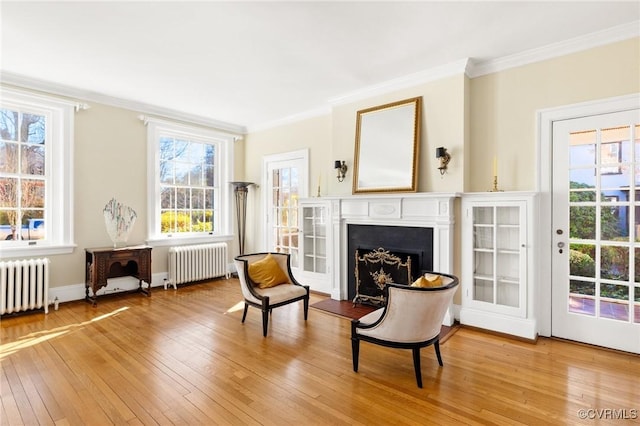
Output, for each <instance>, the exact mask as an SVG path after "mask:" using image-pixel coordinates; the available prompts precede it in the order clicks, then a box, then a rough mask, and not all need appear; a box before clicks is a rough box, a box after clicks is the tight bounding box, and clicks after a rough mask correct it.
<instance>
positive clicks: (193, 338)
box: [0, 279, 640, 425]
mask: <svg viewBox="0 0 640 426" xmlns="http://www.w3.org/2000/svg"><path fill="white" fill-rule="evenodd" d="M317 300H320V298H319V297H318V296H313V297H312V302H313V301H317ZM239 302H241V296H240V290H239V285H238V283H237V281H236V280H234V279H231V280H217V281H213V282H211V283H205V284H196V285H192V286H187V287H181V288H179V289H178V290H177V291H174V290H167V291H164V290H163V289H162V288H161V287H160V288H157V289H154V291H153V295H152V297H150V298H146V297H144V296H142V295H140V294H128V295H118V296H113V297H109V298H103V299H100V300H99V302H98V306H97V307H96V308H93V307H91V305H89V304H87V303H85V302H72V303H67V304H62V305H61V306H60V309H59V310H58V311H50V313H49V314H48V315H44V314H40V313H38V314H33V315H23V316H18V317H9V318H3V319H2V321H1V327H0V328H1V331H2V335H1V339H2V340H1V346H0V363H1V373H2V374H1V377H0V379H1V381H0V386H1V402H2V407H1V413H0V424H2V425H36V424H56V425H108V424H118V425H124V424H131V425H142V424H144V425H151V424H162V425H171V424H189V425H191V424H231V425H236V424H243V425H244V424H249V425H251V424H265V425H283V424H301V425H313V424H322V425H324V424H331V425H339V424H345V425H346V424H357V425H375V424H421V425H422V424H447V425H448V424H452V423H461V424H502V425H513V424H531V425H540V424H589V425H593V424H598V423H602V424H604V423H606V422H607V421H608V422H611V420H607V419H612V418H616V417H617V418H620V417H626V418H627V420H626V421H625V422H624V423H622V424H630V423H636V424H638V423H640V419H639V418H638V417H640V357H638V356H636V355H632V354H625V353H620V352H615V351H608V350H603V349H598V348H593V347H589V346H584V345H578V344H573V343H569V342H564V341H560V340H554V339H546V338H541V339H539V341H538V342H537V343H536V344H531V343H526V342H521V341H517V340H511V339H508V338H505V337H501V336H495V335H491V334H488V333H483V332H481V331H478V330H472V329H465V328H462V329H460V330H459V331H458V332H456V333H455V334H454V335H453V336H452V337H451V338H450V339H448V340H447V341H446V343H444V344H443V345H442V346H441V351H442V356H443V361H444V367H439V366H438V363H437V360H436V357H435V353H434V351H433V348H432V347H429V348H426V349H425V350H423V351H422V374H423V381H424V388H423V389H419V388H418V387H417V386H416V383H415V377H414V375H413V365H412V360H411V353H410V351H402V350H396V349H389V348H383V347H380V346H375V345H371V344H367V343H362V344H361V350H360V371H359V373H354V372H353V370H352V365H351V343H350V340H349V332H350V329H349V321H348V320H345V319H343V318H340V317H337V316H334V315H330V314H326V313H322V312H321V311H318V310H313V309H311V310H310V312H309V320H308V321H307V323H305V322H304V321H303V319H302V305H301V304H294V305H287V306H285V307H281V308H277V309H275V310H274V311H273V315H272V318H271V321H270V325H269V334H268V337H267V338H263V337H262V326H261V317H260V312H259V311H258V310H256V309H252V308H251V309H249V313H248V316H247V321H246V322H245V324H244V325H243V324H241V322H240V319H241V316H242V310H241V308H238V309H234V307H235V308H237V307H240V306H241V305H237V306H236V304H237V303H239ZM579 410H590V411H583V413H586V415H587V417H589V418H587V419H584V420H583V419H580V417H579ZM606 410H610V411H606ZM634 410H635V411H634ZM617 423H619V421H618V422H616V424H617Z"/></svg>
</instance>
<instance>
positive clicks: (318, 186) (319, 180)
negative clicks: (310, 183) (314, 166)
mask: <svg viewBox="0 0 640 426" xmlns="http://www.w3.org/2000/svg"><path fill="white" fill-rule="evenodd" d="M321 176H322V173H321V174H319V175H318V195H317V196H318V197H319V196H320V177H321Z"/></svg>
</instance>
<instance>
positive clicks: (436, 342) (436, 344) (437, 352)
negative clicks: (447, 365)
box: [433, 340, 443, 367]
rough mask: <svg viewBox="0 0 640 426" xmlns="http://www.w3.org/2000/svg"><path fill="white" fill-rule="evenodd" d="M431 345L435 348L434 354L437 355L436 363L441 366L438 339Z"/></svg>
mask: <svg viewBox="0 0 640 426" xmlns="http://www.w3.org/2000/svg"><path fill="white" fill-rule="evenodd" d="M433 347H434V348H435V349H436V356H437V357H438V364H440V367H442V365H443V364H442V357H441V356H440V341H438V340H436V341H435V342H434V343H433Z"/></svg>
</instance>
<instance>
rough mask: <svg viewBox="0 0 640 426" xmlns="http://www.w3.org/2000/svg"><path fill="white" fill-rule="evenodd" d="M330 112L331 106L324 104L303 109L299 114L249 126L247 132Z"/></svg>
mask: <svg viewBox="0 0 640 426" xmlns="http://www.w3.org/2000/svg"><path fill="white" fill-rule="evenodd" d="M329 114H331V108H329V107H328V106H323V107H320V108H314V109H310V110H307V111H303V112H300V113H298V114H293V115H289V116H287V117H284V118H280V119H277V120H273V121H269V122H266V123H260V124H258V125H255V126H247V132H248V133H253V132H259V131H262V130H268V129H272V128H274V127H280V126H284V125H287V124H292V123H296V122H298V121H302V120H306V119H309V118H314V117H321V116H323V115H329Z"/></svg>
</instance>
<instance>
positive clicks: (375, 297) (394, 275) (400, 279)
mask: <svg viewBox="0 0 640 426" xmlns="http://www.w3.org/2000/svg"><path fill="white" fill-rule="evenodd" d="M361 250H362V249H357V250H356V251H355V256H356V262H355V263H356V267H355V279H356V295H355V297H354V298H353V305H354V306H355V305H356V304H357V303H366V304H371V305H375V306H381V305H384V304H385V303H386V299H385V296H384V291H383V290H384V286H385V284H388V283H397V284H406V285H409V284H411V283H412V282H413V277H412V273H411V256H410V255H407V256H406V261H404V262H403V260H402V258H401V257H400V256H398V255H396V254H393V253H390V252H389V250H386V249H384V248H382V247H380V248H377V249H374V250H366V252H365V253H364V254H363V255H360V251H361Z"/></svg>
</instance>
